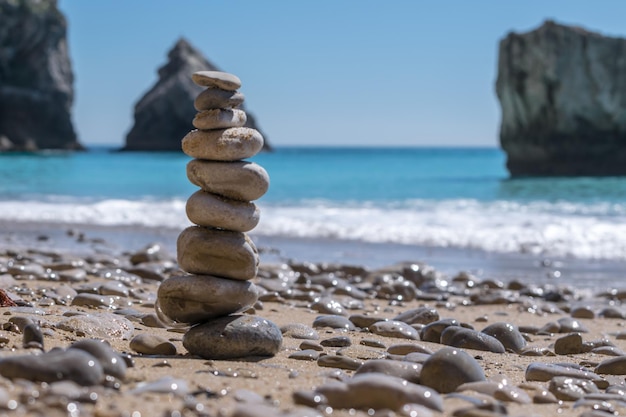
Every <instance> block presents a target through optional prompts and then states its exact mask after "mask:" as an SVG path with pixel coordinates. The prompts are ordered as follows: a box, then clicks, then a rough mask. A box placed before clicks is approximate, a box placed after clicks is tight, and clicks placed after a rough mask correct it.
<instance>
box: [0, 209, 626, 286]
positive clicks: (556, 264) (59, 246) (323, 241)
mask: <svg viewBox="0 0 626 417" xmlns="http://www.w3.org/2000/svg"><path fill="white" fill-rule="evenodd" d="M181 230H182V228H180V229H176V228H167V227H165V228H153V227H146V226H119V225H111V226H103V225H93V224H62V223H53V222H6V221H2V220H0V249H3V248H4V249H10V248H11V247H16V248H22V249H39V250H51V249H52V250H56V251H60V252H66V253H76V254H82V253H91V252H94V251H95V252H100V253H109V254H112V255H119V254H123V253H125V252H128V251H137V250H140V249H142V248H144V247H146V246H148V245H150V244H153V243H158V244H160V245H161V246H162V247H163V248H164V249H165V250H166V251H167V252H169V253H170V254H171V255H172V257H175V256H176V239H177V237H178V234H179V233H180V231H181ZM249 235H250V237H251V238H252V240H253V241H254V242H255V244H256V246H257V247H258V248H259V251H260V252H261V263H283V262H312V263H332V264H343V265H354V266H363V267H366V268H369V269H378V268H384V267H387V266H390V265H394V264H398V263H401V262H423V263H425V264H428V265H430V266H432V267H434V268H436V269H437V270H438V271H440V272H442V273H444V274H445V275H446V276H447V277H448V278H452V277H454V276H456V275H457V274H458V273H459V272H467V273H470V274H472V275H475V276H477V277H479V278H481V279H495V280H499V281H503V282H510V281H512V280H519V281H522V282H524V283H527V284H536V285H554V286H572V287H574V288H577V289H593V290H596V291H600V290H604V289H609V288H620V287H626V282H623V281H622V278H621V277H622V275H623V271H624V270H626V261H624V262H622V261H613V260H588V259H575V258H557V257H543V256H540V255H535V254H524V253H497V252H486V251H483V250H479V249H465V248H449V247H424V246H417V245H409V244H395V243H370V242H362V241H357V240H345V239H328V238H308V237H283V236H267V235H262V234H256V233H254V232H251V233H249Z"/></svg>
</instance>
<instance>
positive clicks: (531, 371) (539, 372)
mask: <svg viewBox="0 0 626 417" xmlns="http://www.w3.org/2000/svg"><path fill="white" fill-rule="evenodd" d="M524 376H525V378H526V380H527V381H550V380H551V379H552V378H554V377H556V376H564V377H569V378H579V379H588V380H591V381H594V382H595V383H596V385H598V386H599V387H600V386H601V385H604V384H603V382H606V381H604V380H603V379H602V377H600V376H599V375H597V374H595V373H593V372H590V371H585V370H583V369H578V368H576V367H574V366H567V365H559V364H554V363H540V362H534V363H531V364H530V365H528V367H526V372H525V374H524ZM606 385H607V386H608V383H606ZM605 388H606V386H605Z"/></svg>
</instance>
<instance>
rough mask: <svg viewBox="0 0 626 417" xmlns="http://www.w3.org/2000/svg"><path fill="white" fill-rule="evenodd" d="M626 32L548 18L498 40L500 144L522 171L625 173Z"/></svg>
mask: <svg viewBox="0 0 626 417" xmlns="http://www.w3.org/2000/svg"><path fill="white" fill-rule="evenodd" d="M625 53H626V40H625V39H620V38H612V37H606V36H602V35H599V34H597V33H592V32H589V31H587V30H584V29H581V28H578V27H571V26H565V25H561V24H557V23H555V22H553V21H546V22H545V23H544V24H543V25H542V26H540V27H539V28H537V29H535V30H533V31H530V32H528V33H524V34H518V33H510V34H508V35H507V36H506V38H504V39H503V40H502V41H501V42H500V46H499V58H498V79H497V82H496V92H497V95H498V98H499V100H500V105H501V108H502V124H501V128H500V144H501V146H502V149H503V150H504V151H505V152H506V153H507V157H508V159H507V168H508V169H509V172H510V173H511V175H512V176H513V177H519V176H611V175H626V146H625V145H626V118H624V117H623V115H624V112H625V111H626V89H624V85H626V61H625V60H620V59H616V57H621V56H623V55H624V54H625Z"/></svg>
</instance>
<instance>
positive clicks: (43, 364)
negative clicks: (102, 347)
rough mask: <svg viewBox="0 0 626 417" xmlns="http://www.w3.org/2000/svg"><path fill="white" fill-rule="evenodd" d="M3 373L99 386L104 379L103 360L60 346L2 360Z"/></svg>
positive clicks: (0, 365)
mask: <svg viewBox="0 0 626 417" xmlns="http://www.w3.org/2000/svg"><path fill="white" fill-rule="evenodd" d="M0 375H2V376H4V377H5V378H9V379H17V378H23V379H28V380H29V381H34V382H55V381H64V380H69V381H74V382H76V383H77V384H79V385H84V386H85V385H96V384H100V383H101V382H102V381H103V380H104V371H103V370H102V365H101V364H100V362H99V361H98V360H97V359H96V358H94V357H93V356H92V355H90V354H89V353H87V352H84V351H82V350H78V349H67V350H62V349H57V350H51V351H50V352H46V353H43V354H41V355H22V356H11V357H7V358H4V359H2V360H0Z"/></svg>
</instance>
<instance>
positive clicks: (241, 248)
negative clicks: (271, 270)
mask: <svg viewBox="0 0 626 417" xmlns="http://www.w3.org/2000/svg"><path fill="white" fill-rule="evenodd" d="M176 247H177V252H178V265H179V266H180V268H181V269H182V270H183V271H186V272H189V273H190V274H198V275H216V276H219V277H224V278H231V279H238V280H249V279H252V278H254V277H255V276H256V274H257V271H258V265H259V254H258V251H257V248H256V246H255V245H254V243H253V242H252V240H250V238H249V237H248V236H247V235H246V234H245V233H241V232H231V231H229V230H218V229H210V228H206V227H200V226H191V227H188V228H186V229H185V230H183V231H182V232H181V234H180V235H179V236H178V240H177V243H176Z"/></svg>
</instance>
